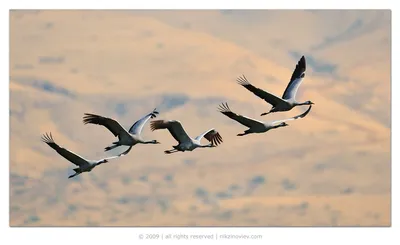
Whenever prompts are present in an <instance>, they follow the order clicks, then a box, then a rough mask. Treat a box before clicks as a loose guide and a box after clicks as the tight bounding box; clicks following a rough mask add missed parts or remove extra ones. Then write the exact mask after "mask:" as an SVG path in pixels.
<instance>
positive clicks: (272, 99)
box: [237, 75, 282, 106]
mask: <svg viewBox="0 0 400 245" xmlns="http://www.w3.org/2000/svg"><path fill="white" fill-rule="evenodd" d="M237 82H238V84H240V85H242V86H243V87H245V88H246V89H247V90H249V91H250V92H252V93H253V94H255V95H257V96H258V97H259V98H261V99H263V100H265V101H266V102H267V103H269V104H271V105H272V106H276V105H277V104H279V103H280V102H281V101H282V99H281V98H279V97H277V96H275V95H273V94H271V93H269V92H267V91H264V90H262V89H260V88H257V87H254V86H253V85H252V84H251V83H250V82H249V81H248V80H247V78H246V77H245V76H244V75H242V76H241V77H239V78H238V79H237Z"/></svg>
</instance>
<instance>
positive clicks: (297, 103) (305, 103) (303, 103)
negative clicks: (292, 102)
mask: <svg viewBox="0 0 400 245" xmlns="http://www.w3.org/2000/svg"><path fill="white" fill-rule="evenodd" d="M296 105H308V103H307V102H302V103H299V102H296Z"/></svg>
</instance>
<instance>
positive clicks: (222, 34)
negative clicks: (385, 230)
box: [10, 10, 391, 226]
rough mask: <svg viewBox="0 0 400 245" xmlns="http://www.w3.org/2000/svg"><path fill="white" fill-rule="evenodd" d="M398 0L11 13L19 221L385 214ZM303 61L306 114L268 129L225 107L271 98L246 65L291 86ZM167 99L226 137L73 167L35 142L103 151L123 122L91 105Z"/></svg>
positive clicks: (253, 107) (330, 218) (13, 198)
mask: <svg viewBox="0 0 400 245" xmlns="http://www.w3.org/2000/svg"><path fill="white" fill-rule="evenodd" d="M390 24H391V13H390V11H261V10H259V11H11V12H10V46H11V47H10V159H11V160H10V225H11V226H164V225H165V226H211V225H213V226H214V225H221V226H353V225H360V226H389V225H390V224H391V218H390V217H391V211H390V209H391V206H390V198H391V195H390V193H391V162H390V161H391V159H390V127H391V124H390V103H391V102H390V69H391V65H390V57H391V56H390V55H391V53H390V52H391V51H390V50H391V48H390V46H391V36H390V35H391V34H390V30H391V27H390ZM303 54H304V55H305V56H306V59H307V65H308V67H307V74H306V78H305V81H304V82H303V84H302V86H301V87H300V89H299V93H298V97H297V98H298V99H299V100H300V101H303V100H312V101H313V102H315V103H316V105H315V106H314V107H313V109H312V110H311V112H310V114H309V115H308V116H307V117H306V118H304V119H301V120H296V121H293V122H289V124H290V126H289V127H286V128H283V129H277V130H272V131H270V132H268V133H266V134H262V135H250V136H245V137H241V138H239V137H237V136H236V134H237V133H240V132H242V131H243V130H244V129H245V127H243V126H241V125H240V124H238V123H236V122H233V121H231V120H229V119H228V118H226V117H225V116H223V115H222V114H220V113H219V112H218V111H217V106H218V104H219V103H222V102H228V103H229V105H230V107H231V109H232V110H233V111H235V112H237V113H239V114H243V115H247V116H250V117H253V118H256V119H260V120H274V119H280V118H284V117H291V116H294V115H297V114H300V113H301V112H302V111H304V110H305V109H306V108H305V107H303V108H296V109H293V110H292V111H290V112H285V113H275V114H272V115H268V116H265V117H260V116H259V115H260V114H261V113H262V112H266V111H268V110H269V108H270V106H269V105H268V104H266V103H265V102H264V101H263V100H261V99H259V98H257V97H255V96H254V95H253V94H252V93H250V92H248V91H246V89H244V88H242V87H241V86H239V85H237V84H236V82H235V79H236V78H237V77H238V76H240V75H241V74H245V75H246V77H247V78H248V79H249V80H250V81H251V82H252V83H253V84H254V85H255V86H258V87H260V88H264V89H266V90H268V91H270V92H272V93H275V94H278V95H280V94H282V93H283V91H284V89H285V87H286V85H287V83H288V80H289V78H290V76H291V74H292V71H293V69H294V67H295V65H296V62H297V61H298V59H299V58H300V57H301V55H303ZM155 107H157V108H158V109H159V111H160V115H159V116H158V118H159V119H176V120H180V121H181V122H182V123H183V125H184V127H185V129H186V130H187V132H188V133H189V134H190V135H191V136H193V137H194V136H197V135H198V134H200V133H201V132H203V131H205V130H207V129H209V128H212V127H214V128H216V129H217V130H219V131H220V133H221V135H222V137H223V138H224V143H223V144H222V145H220V146H219V147H218V148H213V149H198V150H195V151H193V152H185V153H176V154H172V155H165V154H164V153H163V151H164V150H166V149H171V146H172V145H175V144H176V142H175V141H174V139H173V138H172V137H171V136H170V135H169V133H168V132H167V131H156V132H151V131H150V129H149V125H146V126H145V128H144V131H143V134H144V136H145V137H146V138H147V139H157V140H159V141H160V142H161V143H162V144H160V145H138V146H135V147H134V148H133V149H132V151H131V152H130V154H129V155H127V156H125V157H122V158H119V159H117V160H115V161H113V162H110V163H107V164H104V165H101V166H99V167H98V168H96V169H95V170H93V171H92V172H90V173H85V174H82V175H80V176H78V177H77V178H73V179H68V175H69V174H70V173H71V172H72V168H73V167H74V165H73V164H71V163H69V162H68V161H67V160H65V159H63V158H62V157H61V156H59V155H58V154H57V153H56V152H55V151H54V150H52V149H51V148H50V147H48V146H47V145H46V144H44V143H42V142H41V141H40V136H41V134H43V133H45V132H52V134H53V137H54V139H55V141H56V143H58V144H60V145H61V146H63V147H65V148H67V149H70V150H72V151H74V152H76V153H78V154H80V155H82V156H84V157H87V158H90V159H98V158H101V157H105V156H107V155H110V154H117V153H119V152H122V151H123V150H125V148H124V147H121V149H116V150H114V151H112V152H111V153H110V154H106V153H104V152H103V149H104V147H105V146H108V145H109V144H110V143H111V142H113V141H114V137H113V135H112V134H111V133H110V132H109V131H108V130H107V129H106V128H103V127H100V126H96V125H83V123H82V117H83V114H84V113H85V112H89V113H96V114H100V115H104V116H107V117H113V118H115V119H117V120H118V121H119V122H120V123H121V124H122V125H123V126H125V127H128V128H129V127H130V126H131V125H132V124H133V123H134V122H135V121H136V120H138V119H139V118H140V117H142V116H143V115H144V114H146V113H148V112H150V111H151V110H152V109H153V108H155Z"/></svg>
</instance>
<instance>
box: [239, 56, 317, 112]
mask: <svg viewBox="0 0 400 245" xmlns="http://www.w3.org/2000/svg"><path fill="white" fill-rule="evenodd" d="M305 71H306V60H305V58H304V56H302V57H301V58H300V60H299V62H298V63H297V65H296V68H295V69H294V71H293V74H292V77H291V78H290V82H289V84H288V85H287V87H286V89H285V92H284V93H283V95H282V98H279V97H278V96H276V95H274V94H271V93H269V92H267V91H265V90H262V89H260V88H257V87H255V86H253V85H252V84H251V83H250V82H249V81H248V80H247V78H246V77H245V76H244V75H243V76H241V77H239V78H238V79H237V82H238V83H239V84H240V85H242V86H243V87H245V88H246V89H247V90H249V91H250V92H252V93H253V94H255V95H256V96H258V97H259V98H261V99H263V100H265V101H266V102H267V103H269V104H271V105H272V108H271V110H270V111H269V112H266V113H262V114H261V116H264V115H267V114H269V113H273V112H278V111H290V110H291V109H293V108H294V107H295V106H301V105H312V104H314V103H313V102H312V101H309V100H308V101H305V102H302V103H300V102H298V101H297V100H296V94H297V90H298V89H299V87H300V85H301V83H302V81H303V79H304V77H305Z"/></svg>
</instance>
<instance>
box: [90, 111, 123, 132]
mask: <svg viewBox="0 0 400 245" xmlns="http://www.w3.org/2000/svg"><path fill="white" fill-rule="evenodd" d="M83 123H84V124H88V123H89V124H97V125H102V126H104V127H106V128H107V129H108V130H110V131H111V133H113V134H114V136H116V137H117V136H121V135H122V134H128V132H127V131H126V130H125V129H124V128H123V127H122V126H121V124H119V122H117V121H116V120H114V119H112V118H108V117H103V116H99V115H95V114H90V113H85V115H84V117H83Z"/></svg>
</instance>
